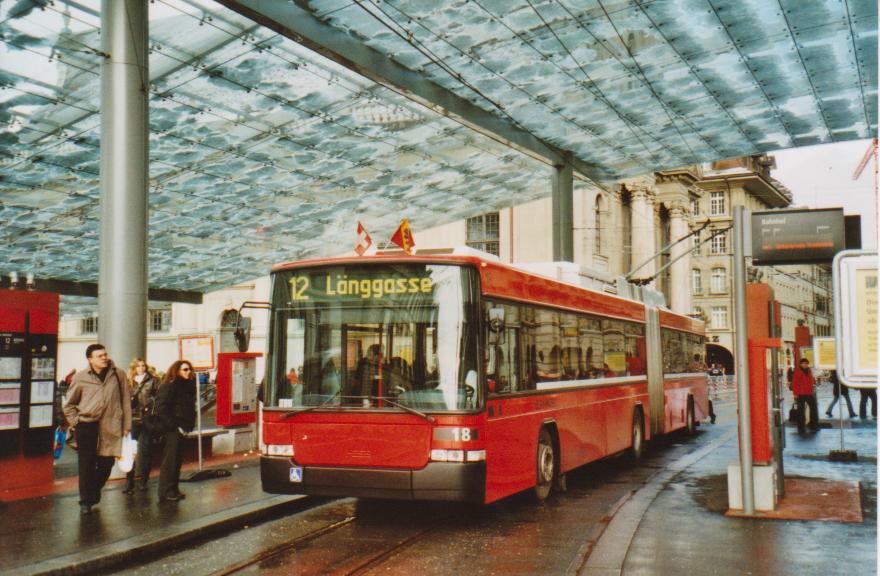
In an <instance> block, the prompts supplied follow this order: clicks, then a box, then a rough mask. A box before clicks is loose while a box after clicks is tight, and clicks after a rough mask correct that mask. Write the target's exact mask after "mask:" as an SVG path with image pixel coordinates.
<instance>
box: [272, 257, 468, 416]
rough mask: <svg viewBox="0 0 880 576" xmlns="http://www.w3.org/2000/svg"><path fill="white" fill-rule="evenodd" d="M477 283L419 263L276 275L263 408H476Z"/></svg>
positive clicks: (464, 274) (462, 272) (462, 270)
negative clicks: (264, 406) (267, 381)
mask: <svg viewBox="0 0 880 576" xmlns="http://www.w3.org/2000/svg"><path fill="white" fill-rule="evenodd" d="M477 282H478V279H477V273H476V271H475V270H473V269H472V268H468V267H461V266H452V265H438V264H420V263H402V264H389V263H384V262H383V263H369V264H368V263H364V264H360V263H358V264H346V265H335V266H332V265H331V266H322V267H315V268H300V269H294V270H285V271H281V272H277V273H276V274H275V275H274V278H273V288H272V319H271V327H270V342H269V361H270V365H269V369H268V374H269V376H268V378H269V385H268V386H267V394H266V401H267V402H266V404H267V406H275V407H279V408H294V409H304V408H312V407H316V406H327V407H331V406H338V407H345V408H352V409H354V408H357V409H370V410H399V409H401V408H403V409H407V408H409V409H414V410H418V411H423V412H424V411H460V410H476V409H478V408H479V407H480V406H481V403H482V392H481V391H480V389H479V386H478V385H477V382H478V378H477V370H478V364H477V358H478V356H477V334H478V327H477V326H476V322H477V313H476V311H477V303H476V295H477V293H478V292H477V290H478V284H477Z"/></svg>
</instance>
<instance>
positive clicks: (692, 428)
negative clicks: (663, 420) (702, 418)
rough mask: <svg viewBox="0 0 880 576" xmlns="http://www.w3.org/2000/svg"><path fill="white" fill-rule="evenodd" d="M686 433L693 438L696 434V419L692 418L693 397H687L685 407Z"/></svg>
mask: <svg viewBox="0 0 880 576" xmlns="http://www.w3.org/2000/svg"><path fill="white" fill-rule="evenodd" d="M686 423H687V433H688V436H693V435H694V434H696V433H697V419H696V417H695V416H694V397H693V396H688V407H687V421H686Z"/></svg>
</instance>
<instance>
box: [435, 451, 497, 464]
mask: <svg viewBox="0 0 880 576" xmlns="http://www.w3.org/2000/svg"><path fill="white" fill-rule="evenodd" d="M485 459H486V451H485V450H445V449H437V448H435V449H433V450H431V460H432V461H434V462H482V461H484V460H485Z"/></svg>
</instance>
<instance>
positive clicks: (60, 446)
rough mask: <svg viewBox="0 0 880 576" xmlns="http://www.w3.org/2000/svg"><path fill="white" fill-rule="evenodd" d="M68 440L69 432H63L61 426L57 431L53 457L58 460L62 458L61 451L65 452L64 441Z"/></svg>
mask: <svg viewBox="0 0 880 576" xmlns="http://www.w3.org/2000/svg"><path fill="white" fill-rule="evenodd" d="M65 440H67V431H66V430H62V429H61V426H59V427H58V428H56V429H55V442H54V444H53V445H52V456H53V457H54V458H55V459H56V460H58V459H59V458H61V451H62V450H64V441H65Z"/></svg>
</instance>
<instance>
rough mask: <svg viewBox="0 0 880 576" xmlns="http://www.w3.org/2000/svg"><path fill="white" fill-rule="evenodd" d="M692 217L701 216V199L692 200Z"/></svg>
mask: <svg viewBox="0 0 880 576" xmlns="http://www.w3.org/2000/svg"><path fill="white" fill-rule="evenodd" d="M691 215H693V216H699V215H700V199H699V198H691Z"/></svg>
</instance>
